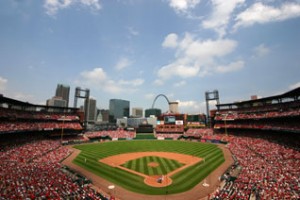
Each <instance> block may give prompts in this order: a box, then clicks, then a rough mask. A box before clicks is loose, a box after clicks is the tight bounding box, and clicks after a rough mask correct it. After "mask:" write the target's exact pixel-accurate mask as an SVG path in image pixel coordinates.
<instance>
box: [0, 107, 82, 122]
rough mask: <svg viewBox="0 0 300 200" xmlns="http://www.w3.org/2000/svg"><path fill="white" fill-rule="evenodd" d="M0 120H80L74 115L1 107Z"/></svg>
mask: <svg viewBox="0 0 300 200" xmlns="http://www.w3.org/2000/svg"><path fill="white" fill-rule="evenodd" d="M0 118H6V119H36V120H66V121H76V120H79V117H78V115H77V114H74V113H50V112H46V111H45V112H44V111H40V112H37V111H28V110H17V109H9V108H3V107H0Z"/></svg>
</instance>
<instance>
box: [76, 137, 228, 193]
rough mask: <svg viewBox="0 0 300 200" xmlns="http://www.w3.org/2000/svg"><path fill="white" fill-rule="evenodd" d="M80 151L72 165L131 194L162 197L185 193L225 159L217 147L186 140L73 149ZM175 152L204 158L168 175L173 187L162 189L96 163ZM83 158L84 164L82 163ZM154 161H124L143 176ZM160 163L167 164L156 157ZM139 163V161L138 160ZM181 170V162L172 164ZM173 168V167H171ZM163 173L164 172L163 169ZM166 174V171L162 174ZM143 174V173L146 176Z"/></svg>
mask: <svg viewBox="0 0 300 200" xmlns="http://www.w3.org/2000/svg"><path fill="white" fill-rule="evenodd" d="M74 147H75V148H77V149H79V150H81V153H80V154H79V155H78V156H77V157H76V158H75V159H74V160H73V162H74V163H75V164H77V165H79V166H81V167H83V168H85V169H86V170H88V171H90V172H92V173H94V174H96V175H98V176H100V177H102V178H104V179H106V180H108V181H110V182H112V183H114V184H117V185H119V186H121V187H123V188H126V189H128V190H131V191H133V192H138V193H143V194H150V195H163V194H166V192H167V193H168V194H174V193H179V192H184V191H187V190H189V189H191V188H193V187H194V186H195V185H197V184H198V183H199V182H201V181H202V180H203V179H204V178H205V177H206V176H207V175H209V174H210V173H211V172H212V171H213V170H214V169H216V168H217V167H218V166H219V165H221V164H222V163H223V162H224V161H225V160H224V156H223V152H222V150H221V149H220V148H218V146H217V145H214V144H209V143H196V142H187V141H156V140H155V141H154V140H150V141H149V140H148V141H147V140H141V141H114V142H106V143H94V144H84V145H77V146H74ZM153 151H155V152H160V151H161V152H175V153H180V154H187V155H192V156H196V157H200V158H203V159H205V161H204V160H202V161H201V162H199V163H197V164H195V165H193V166H191V167H188V168H186V169H183V170H181V171H179V172H178V173H176V174H174V175H173V176H171V179H172V180H173V182H172V184H171V185H169V186H167V187H165V188H156V187H151V186H149V185H146V184H144V178H143V177H141V176H138V175H135V174H132V173H130V172H127V171H124V170H122V169H119V168H114V167H111V166H109V165H106V164H104V163H100V162H99V160H100V159H103V158H105V157H108V156H112V155H117V154H123V153H131V152H153ZM85 159H86V162H85ZM153 159H154V158H147V157H146V158H140V159H136V161H132V162H135V163H130V162H127V163H125V165H127V166H126V167H127V168H134V169H135V170H136V171H141V172H143V173H144V171H145V167H144V166H145V165H146V163H148V161H151V160H153ZM160 159H161V161H160V162H170V159H166V160H169V161H166V160H164V158H161V157H159V158H157V160H160ZM137 160H139V161H137ZM174 163H175V164H174V166H175V165H176V163H177V164H178V165H179V167H180V165H181V164H180V163H178V162H174ZM172 166H173V165H172ZM174 168H175V167H174ZM164 170H166V169H164ZM149 173H153V174H156V173H157V174H159V173H160V172H158V169H156V168H153V172H149ZM161 173H165V171H163V172H161ZM145 174H146V173H145Z"/></svg>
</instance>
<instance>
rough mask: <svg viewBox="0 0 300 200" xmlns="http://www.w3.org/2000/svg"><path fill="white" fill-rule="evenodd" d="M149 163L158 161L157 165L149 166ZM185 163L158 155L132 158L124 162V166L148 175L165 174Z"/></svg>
mask: <svg viewBox="0 0 300 200" xmlns="http://www.w3.org/2000/svg"><path fill="white" fill-rule="evenodd" d="M149 163H157V164H158V166H157V167H151V166H149ZM183 165H184V164H182V163H179V162H177V161H176V160H172V159H167V158H162V157H157V156H145V157H142V158H138V159H134V160H130V161H128V162H126V163H125V164H123V165H122V166H123V167H126V168H128V169H131V170H134V171H137V172H140V173H142V174H146V175H150V176H151V175H163V174H168V173H169V172H172V171H174V170H175V169H177V168H179V167H181V166H183Z"/></svg>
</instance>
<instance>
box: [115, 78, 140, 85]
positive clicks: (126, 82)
mask: <svg viewBox="0 0 300 200" xmlns="http://www.w3.org/2000/svg"><path fill="white" fill-rule="evenodd" d="M143 83H144V79H140V78H137V79H133V80H129V81H128V80H120V81H119V84H120V85H130V86H140V85H142V84H143Z"/></svg>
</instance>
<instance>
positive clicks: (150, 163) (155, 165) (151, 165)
mask: <svg viewBox="0 0 300 200" xmlns="http://www.w3.org/2000/svg"><path fill="white" fill-rule="evenodd" d="M158 166H159V164H158V163H157V162H149V163H148V167H158Z"/></svg>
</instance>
